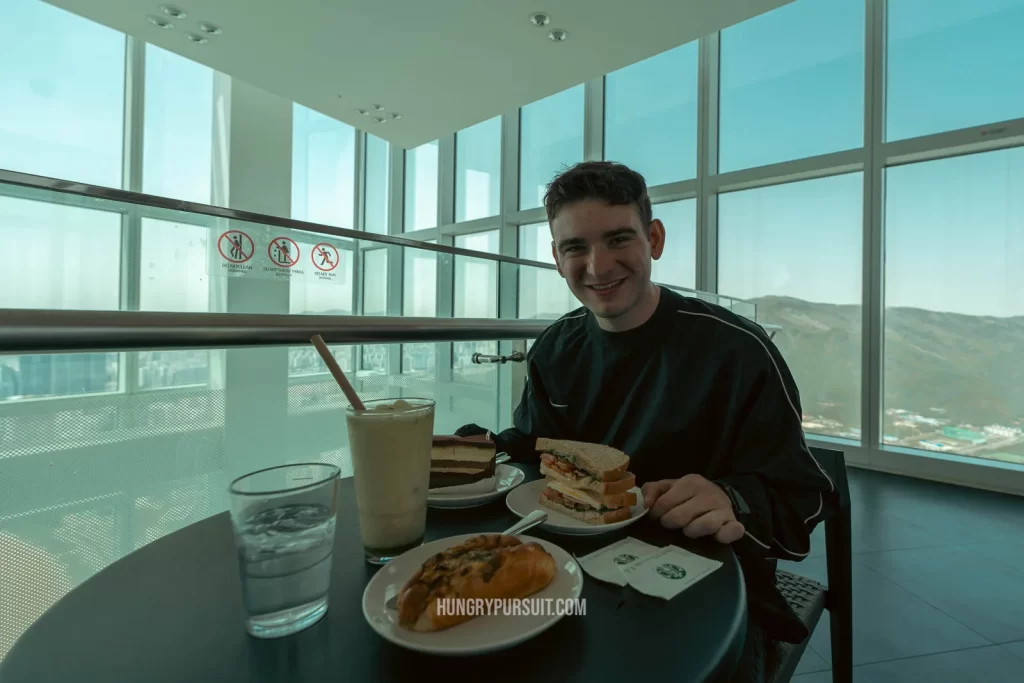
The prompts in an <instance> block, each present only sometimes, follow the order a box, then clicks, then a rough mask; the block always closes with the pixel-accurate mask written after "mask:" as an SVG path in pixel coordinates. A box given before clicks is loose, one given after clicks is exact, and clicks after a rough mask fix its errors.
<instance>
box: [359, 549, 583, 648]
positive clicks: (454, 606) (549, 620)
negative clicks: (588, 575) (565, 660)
mask: <svg viewBox="0 0 1024 683" xmlns="http://www.w3.org/2000/svg"><path fill="white" fill-rule="evenodd" d="M431 585H433V587H431ZM440 590H445V591H447V593H445V595H446V597H449V598H457V599H458V601H453V600H446V602H445V603H441V602H440V593H439V591H440ZM582 591H583V571H582V569H581V568H580V566H579V564H578V563H577V562H576V560H575V558H573V556H572V555H570V554H569V553H567V552H566V551H565V550H562V549H561V548H559V547H558V546H557V545H555V544H553V543H551V542H550V541H545V540H542V539H538V538H533V537H531V536H503V535H501V534H464V535H461V536H451V537H449V538H444V539H440V540H437V541H432V542H430V543H426V544H424V545H422V546H420V547H418V548H413V549H412V550H409V551H407V552H405V553H403V554H402V555H400V556H399V557H396V558H395V559H393V560H391V561H390V562H389V563H388V564H386V565H384V566H383V567H381V569H380V571H378V572H377V573H376V574H375V575H374V576H373V578H372V579H370V582H369V583H368V584H367V585H366V590H364V591H363V616H364V617H365V618H366V621H367V623H368V624H369V625H370V628H372V629H373V630H374V631H376V632H377V633H378V634H380V636H381V637H383V638H384V639H385V640H388V641H390V642H392V643H394V644H396V645H399V646H401V647H404V648H408V649H410V650H415V651H417V652H424V653H427V654H434V655H449V656H466V655H477V654H484V653H487V652H495V651H497V650H504V649H506V648H509V647H513V646H515V645H518V644H519V643H522V642H524V641H526V640H529V639H530V638H533V637H534V636H537V635H539V634H540V633H543V632H544V631H546V630H547V629H549V628H551V627H552V626H554V625H555V624H556V623H557V622H558V621H559V620H560V619H562V618H563V617H565V616H568V614H566V612H567V611H569V612H571V611H572V609H571V608H572V606H574V605H578V604H579V603H576V602H571V601H575V600H578V599H579V597H580V594H581V593H582ZM396 595H397V596H398V601H397V609H389V608H388V607H387V602H388V600H389V599H391V598H392V597H394V596H396ZM517 598H519V599H521V601H520V602H516V599H517ZM547 598H552V600H551V601H550V602H548V601H547V600H546V599H547ZM567 601H569V602H567ZM544 604H547V605H551V607H550V609H536V607H537V606H538V605H544ZM445 605H447V611H448V613H445V612H446V607H445ZM517 605H518V607H517ZM556 606H561V607H562V609H557V608H556ZM478 607H482V608H483V611H484V614H482V615H472V614H469V612H471V611H472V610H473V609H475V608H478ZM524 607H526V608H527V609H523V608H524ZM566 608H568V610H567V609H566ZM488 609H490V612H491V613H489V614H488V613H486V611H487V610H488ZM517 610H519V611H520V612H521V613H518V614H517V613H515V612H516V611H517ZM451 612H458V613H457V614H451Z"/></svg>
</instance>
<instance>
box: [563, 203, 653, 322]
mask: <svg viewBox="0 0 1024 683" xmlns="http://www.w3.org/2000/svg"><path fill="white" fill-rule="evenodd" d="M644 227H645V226H644V225H643V222H642V220H641V218H640V212H639V211H638V210H637V209H636V207H635V206H633V205H632V204H625V205H621V206H611V205H609V204H608V203H607V202H605V201H604V200H601V199H585V200H583V201H579V202H574V203H572V204H569V205H567V206H565V207H562V209H561V210H559V212H558V214H557V215H556V216H555V219H554V220H553V221H551V234H552V237H553V241H552V251H553V254H554V257H555V263H557V264H558V272H559V273H560V274H561V275H562V277H564V278H565V280H566V282H567V283H568V285H569V289H570V290H572V293H573V294H575V295H576V298H577V299H579V300H580V302H581V303H582V304H583V305H584V306H586V307H587V308H588V309H590V310H591V311H593V313H594V315H596V316H599V317H601V318H619V317H620V316H624V315H626V314H627V313H629V312H630V311H632V310H634V309H635V308H636V306H637V304H638V303H639V302H640V301H641V300H642V299H643V297H644V296H645V295H647V294H648V293H649V292H650V282H651V259H652V258H655V259H657V258H660V257H661V252H662V249H663V248H664V246H665V228H664V226H663V225H662V224H661V221H659V220H655V221H653V222H652V223H651V225H650V229H649V230H645V229H644Z"/></svg>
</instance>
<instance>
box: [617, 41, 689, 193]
mask: <svg viewBox="0 0 1024 683" xmlns="http://www.w3.org/2000/svg"><path fill="white" fill-rule="evenodd" d="M604 158H605V159H608V160H609V161H618V162H621V163H623V164H626V165H627V166H629V167H630V168H632V169H633V170H634V171H637V172H639V173H641V174H643V176H644V178H645V179H646V180H647V185H648V187H653V186H655V185H661V184H664V183H671V182H675V181H677V180H685V179H687V178H695V177H696V176H697V43H696V42H693V43H689V44H687V45H683V46H681V47H677V48H675V49H674V50H669V51H668V52H663V53H662V54H660V55H656V56H654V57H651V58H650V59H646V60H644V61H642V62H638V63H637V64H633V65H631V66H627V67H626V68H624V69H620V70H619V71H615V72H613V73H610V74H608V75H607V76H605V79H604Z"/></svg>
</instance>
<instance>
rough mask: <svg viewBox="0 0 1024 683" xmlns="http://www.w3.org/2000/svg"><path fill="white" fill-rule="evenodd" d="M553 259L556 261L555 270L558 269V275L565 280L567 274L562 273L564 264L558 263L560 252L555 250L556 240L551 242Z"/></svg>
mask: <svg viewBox="0 0 1024 683" xmlns="http://www.w3.org/2000/svg"><path fill="white" fill-rule="evenodd" d="M551 258H553V259H555V268H557V269H558V274H559V275H561V276H562V277H563V278H564V277H565V273H563V272H562V264H561V263H559V262H558V250H557V249H555V241H554V240H551Z"/></svg>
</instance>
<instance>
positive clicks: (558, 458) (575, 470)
mask: <svg viewBox="0 0 1024 683" xmlns="http://www.w3.org/2000/svg"><path fill="white" fill-rule="evenodd" d="M540 459H541V462H543V463H544V464H545V465H547V466H548V467H550V468H551V469H553V470H557V471H558V472H559V474H563V475H565V476H566V477H568V478H570V479H572V480H573V481H575V482H577V483H579V484H582V485H584V486H585V485H587V484H589V483H591V482H600V481H601V478H600V477H595V476H594V475H593V474H592V473H591V472H588V471H587V470H585V469H583V468H582V467H581V466H580V465H579V464H577V462H576V458H574V457H573V456H571V455H563V454H561V453H541V454H540Z"/></svg>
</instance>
